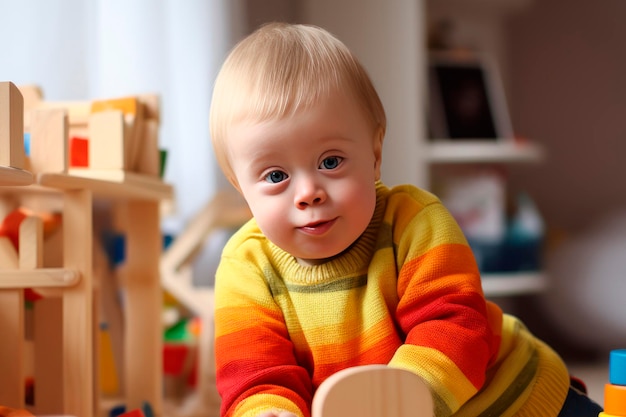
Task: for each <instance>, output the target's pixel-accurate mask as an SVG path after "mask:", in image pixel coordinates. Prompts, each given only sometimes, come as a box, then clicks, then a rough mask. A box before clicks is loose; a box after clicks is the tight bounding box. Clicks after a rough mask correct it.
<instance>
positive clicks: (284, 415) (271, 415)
mask: <svg viewBox="0 0 626 417" xmlns="http://www.w3.org/2000/svg"><path fill="white" fill-rule="evenodd" d="M257 417H298V416H296V415H295V414H294V413H290V412H289V411H281V412H279V413H278V414H276V413H275V412H273V411H268V412H267V413H263V414H259V415H258V416H257Z"/></svg>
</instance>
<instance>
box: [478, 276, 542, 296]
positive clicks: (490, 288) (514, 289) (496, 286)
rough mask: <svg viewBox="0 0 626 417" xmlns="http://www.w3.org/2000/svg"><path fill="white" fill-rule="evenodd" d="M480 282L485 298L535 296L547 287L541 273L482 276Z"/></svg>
mask: <svg viewBox="0 0 626 417" xmlns="http://www.w3.org/2000/svg"><path fill="white" fill-rule="evenodd" d="M482 282H483V291H484V292H485V296H486V297H504V296H510V295H523V294H536V293H540V292H542V291H544V290H545V289H546V287H547V279H546V276H545V274H543V273H541V272H511V273H501V274H483V276H482Z"/></svg>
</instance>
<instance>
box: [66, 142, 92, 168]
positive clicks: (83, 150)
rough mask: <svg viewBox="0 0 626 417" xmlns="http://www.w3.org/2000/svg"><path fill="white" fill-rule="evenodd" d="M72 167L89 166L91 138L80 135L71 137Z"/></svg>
mask: <svg viewBox="0 0 626 417" xmlns="http://www.w3.org/2000/svg"><path fill="white" fill-rule="evenodd" d="M70 167H80V168H86V167H89V139H87V138H81V137H78V136H73V137H71V138H70Z"/></svg>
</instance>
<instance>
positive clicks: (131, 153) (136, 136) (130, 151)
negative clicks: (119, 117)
mask: <svg viewBox="0 0 626 417" xmlns="http://www.w3.org/2000/svg"><path fill="white" fill-rule="evenodd" d="M111 110H121V111H122V113H123V114H124V123H125V130H126V142H125V149H124V151H125V154H124V157H125V160H124V164H125V168H126V169H128V170H132V166H133V165H134V162H135V159H136V157H137V151H138V143H139V141H140V137H141V131H142V129H143V127H142V121H143V119H144V105H143V104H142V103H141V102H140V101H139V100H138V99H137V97H121V98H116V99H109V100H96V101H94V102H93V103H92V105H91V112H92V113H98V112H106V111H111Z"/></svg>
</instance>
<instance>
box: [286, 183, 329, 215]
mask: <svg viewBox="0 0 626 417" xmlns="http://www.w3.org/2000/svg"><path fill="white" fill-rule="evenodd" d="M325 200H326V192H325V191H324V189H323V188H322V187H321V186H319V185H318V184H316V183H315V181H313V180H312V179H302V180H300V181H298V186H297V189H296V195H295V199H294V203H295V205H296V207H298V208H300V209H304V208H306V207H309V206H314V205H317V204H321V203H323V202H324V201H325Z"/></svg>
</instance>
